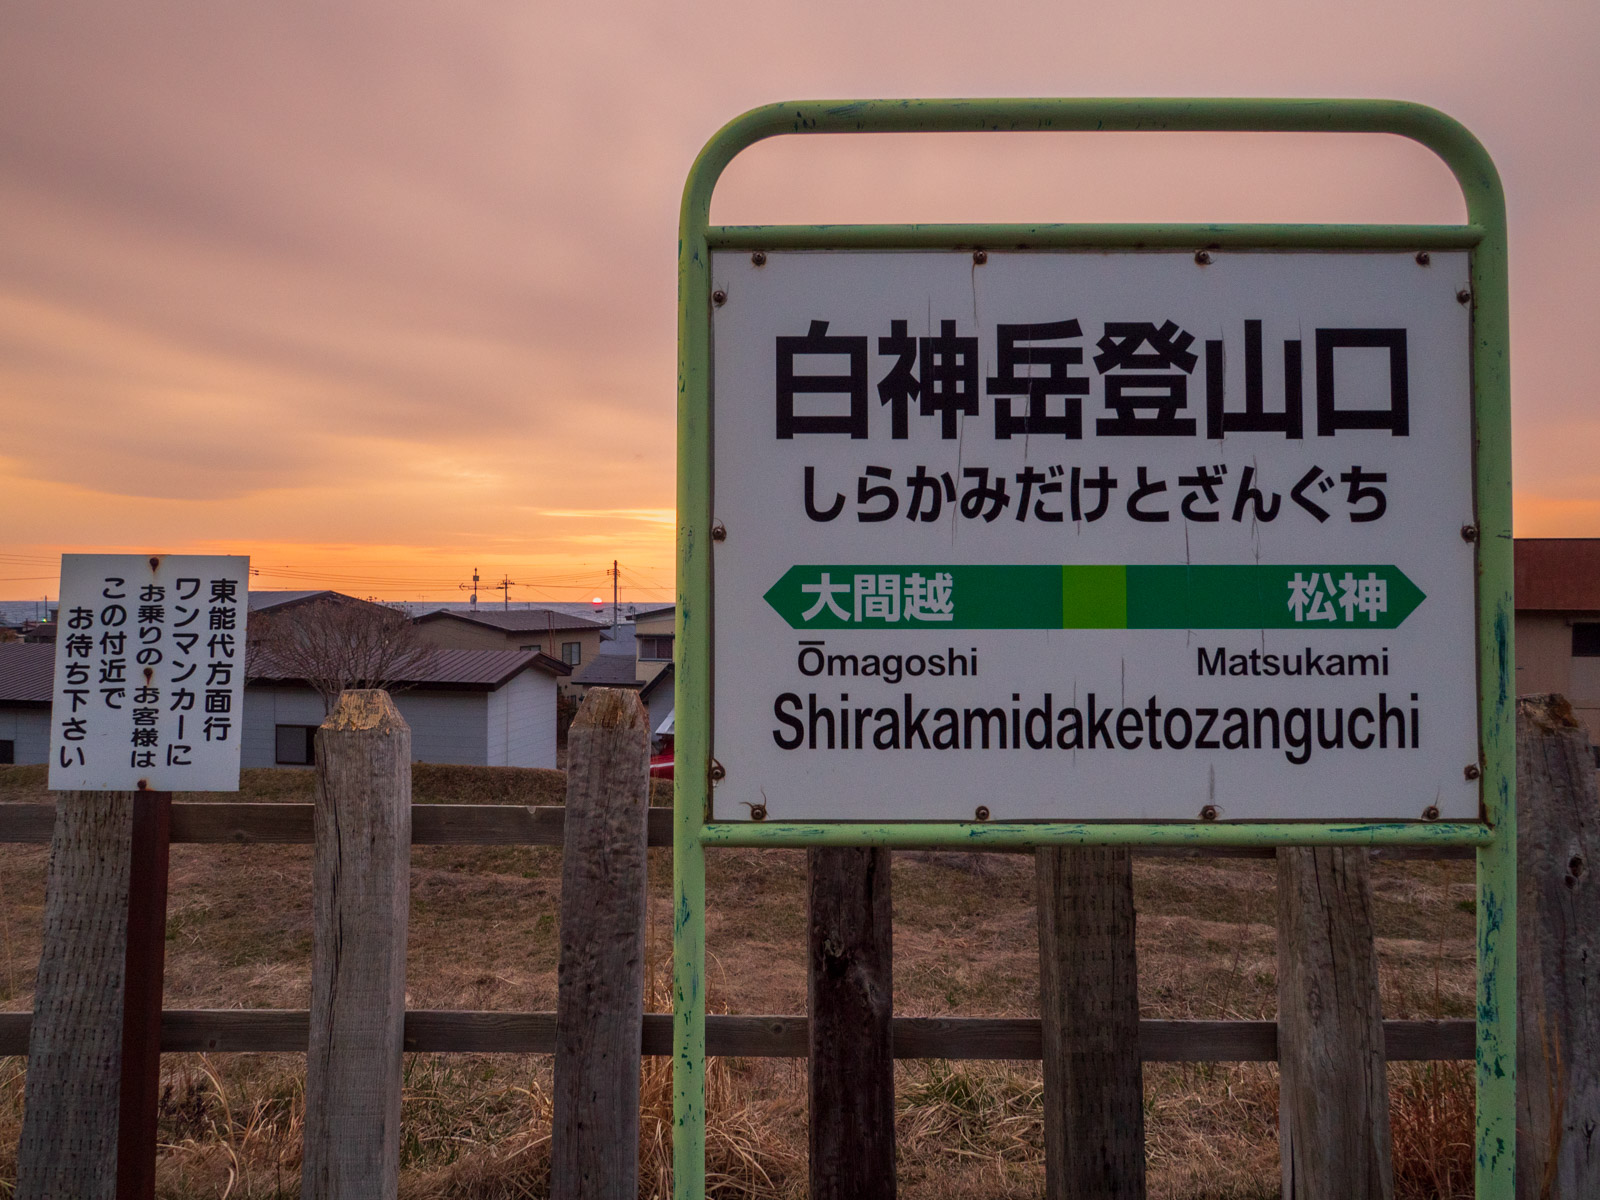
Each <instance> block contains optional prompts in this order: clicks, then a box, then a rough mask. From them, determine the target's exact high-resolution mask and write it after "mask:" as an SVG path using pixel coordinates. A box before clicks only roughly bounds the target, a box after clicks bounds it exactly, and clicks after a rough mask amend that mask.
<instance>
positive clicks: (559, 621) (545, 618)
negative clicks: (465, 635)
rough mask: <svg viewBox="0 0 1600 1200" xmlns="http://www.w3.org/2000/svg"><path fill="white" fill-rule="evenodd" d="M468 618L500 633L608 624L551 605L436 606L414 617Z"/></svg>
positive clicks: (426, 620) (604, 626)
mask: <svg viewBox="0 0 1600 1200" xmlns="http://www.w3.org/2000/svg"><path fill="white" fill-rule="evenodd" d="M451 619H453V620H457V621H471V622H472V623H473V624H474V625H487V626H489V627H490V628H491V629H498V630H500V631H501V632H503V633H543V632H544V631H545V630H547V629H554V630H558V631H560V630H573V629H609V628H610V625H608V624H606V623H605V622H603V621H595V620H591V619H590V618H589V617H577V616H573V615H572V614H571V613H564V612H559V611H557V610H556V609H553V608H519V609H514V610H512V611H510V612H504V611H502V612H488V611H485V610H481V609H480V610H479V611H478V612H451V611H446V610H443V609H441V610H439V611H437V612H430V613H423V614H422V615H421V616H420V617H418V618H417V619H416V622H417V624H418V625H425V624H427V623H429V622H430V621H443V620H451Z"/></svg>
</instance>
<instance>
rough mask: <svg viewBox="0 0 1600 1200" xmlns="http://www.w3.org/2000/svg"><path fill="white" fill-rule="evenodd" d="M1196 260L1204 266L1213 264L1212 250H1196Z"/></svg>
mask: <svg viewBox="0 0 1600 1200" xmlns="http://www.w3.org/2000/svg"><path fill="white" fill-rule="evenodd" d="M1194 261H1195V262H1196V263H1198V264H1199V265H1200V266H1202V267H1209V266H1210V265H1211V251H1209V250H1196V251H1195V252H1194Z"/></svg>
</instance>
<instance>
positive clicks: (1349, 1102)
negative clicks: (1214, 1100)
mask: <svg viewBox="0 0 1600 1200" xmlns="http://www.w3.org/2000/svg"><path fill="white" fill-rule="evenodd" d="M1367 860H1368V854H1367V851H1366V850H1365V849H1361V848H1353V849H1350V848H1341V847H1332V846H1315V847H1311V846H1288V847H1281V848H1280V849H1279V850H1278V1066H1279V1084H1278V1086H1279V1099H1278V1143H1279V1148H1280V1151H1281V1153H1282V1156H1283V1196H1284V1200H1351V1197H1362V1198H1363V1200H1390V1198H1391V1197H1392V1196H1393V1195H1394V1165H1393V1162H1392V1160H1391V1157H1392V1156H1391V1153H1390V1135H1389V1089H1388V1071H1387V1062H1386V1059H1385V1057H1384V1044H1383V1012H1382V1007H1381V1005H1380V1003H1379V996H1378V951H1377V947H1376V945H1375V944H1374V942H1373V932H1372V888H1371V882H1370V879H1369V876H1368V870H1367Z"/></svg>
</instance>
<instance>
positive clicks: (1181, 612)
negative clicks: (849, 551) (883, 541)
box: [766, 563, 1426, 630]
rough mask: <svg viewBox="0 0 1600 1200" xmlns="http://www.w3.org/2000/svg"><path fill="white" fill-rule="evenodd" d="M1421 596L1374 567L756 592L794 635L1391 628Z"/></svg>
mask: <svg viewBox="0 0 1600 1200" xmlns="http://www.w3.org/2000/svg"><path fill="white" fill-rule="evenodd" d="M1425 598H1426V597H1425V596H1424V595H1423V592H1422V590H1421V589H1420V588H1419V587H1417V585H1416V584H1415V583H1413V582H1412V581H1411V580H1410V579H1408V578H1407V577H1406V575H1405V573H1404V572H1403V571H1401V570H1400V568H1398V567H1396V566H1394V565H1392V564H1384V563H1361V564H1351V563H1340V564H1304V563H1302V564H1293V565H1260V564H1254V563H1251V564H1229V565H1223V566H1189V565H1182V564H1180V565H1170V566H1168V565H1163V566H1119V565H1081V564H1071V565H1065V566H1033V565H1027V566H1023V565H976V566H975V565H959V566H958V565H923V564H915V565H912V564H894V565H885V564H833V565H811V566H797V567H791V568H790V569H789V570H788V571H786V572H784V575H783V578H782V579H780V580H778V582H777V583H775V584H774V585H773V586H772V587H771V588H770V589H769V590H768V591H767V594H766V600H767V603H768V604H770V605H771V606H772V607H773V609H774V610H776V611H777V613H778V614H779V615H780V616H782V617H783V618H784V620H785V621H787V622H788V623H789V625H790V626H791V627H793V628H795V629H916V628H939V627H943V628H946V629H1373V630H1378V629H1394V628H1395V627H1396V626H1398V625H1399V624H1400V623H1401V622H1403V621H1404V620H1405V619H1406V618H1407V617H1409V616H1410V615H1411V614H1412V613H1413V612H1415V611H1416V608H1417V606H1418V605H1419V604H1421V603H1422V601H1423V600H1424V599H1425Z"/></svg>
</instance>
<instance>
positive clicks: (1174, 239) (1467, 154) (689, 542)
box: [673, 99, 1517, 1200]
mask: <svg viewBox="0 0 1600 1200" xmlns="http://www.w3.org/2000/svg"><path fill="white" fill-rule="evenodd" d="M1093 130H1101V131H1114V132H1133V131H1149V130H1155V131H1163V132H1174V131H1182V132H1220V131H1238V132H1283V133H1385V134H1395V135H1398V136H1401V137H1406V138H1410V139H1411V140H1413V141H1415V142H1419V143H1421V144H1422V145H1423V146H1426V147H1427V148H1428V149H1430V150H1432V151H1433V152H1434V153H1435V154H1436V155H1438V156H1439V158H1441V159H1442V160H1443V161H1444V162H1445V164H1446V165H1447V166H1449V168H1450V169H1451V171H1452V172H1453V173H1454V174H1455V178H1456V181H1457V183H1458V184H1459V186H1460V188H1461V191H1462V193H1463V195H1464V196H1465V199H1466V203H1467V223H1466V224H1464V225H1301V224H1269V225H1267V224H1234V225H1211V224H1140V225H1134V224H1078V225H1074V224H1040V225H856V226H848V225H832V226H829V225H789V226H713V225H711V224H710V211H711V195H712V192H713V191H714V189H715V187H716V184H717V180H718V179H719V178H720V176H721V175H722V172H723V170H724V169H725V168H726V167H727V165H728V164H729V163H730V162H731V161H732V160H733V158H734V157H735V156H736V155H737V154H738V153H739V152H740V151H742V150H744V149H746V148H747V147H749V146H751V145H753V144H754V143H756V142H758V141H762V140H764V139H766V138H770V137H777V136H780V135H789V134H822V133H976V132H991V131H993V132H1007V131H1009V132H1030V133H1036V132H1063V131H1093ZM678 238H679V240H678V495H677V502H678V560H677V566H678V607H677V640H676V645H677V651H676V671H677V682H676V685H675V687H676V694H677V715H676V718H675V724H676V741H677V761H678V764H679V770H678V772H677V783H676V788H675V792H676V801H675V815H674V841H673V887H674V906H673V945H674V965H673V997H674V1025H673V1090H674V1140H673V1179H674V1183H673V1192H674V1196H675V1197H677V1198H678V1200H698V1198H699V1197H702V1196H704V1194H705V999H706V997H705V915H706V894H705V851H706V847H708V846H769V847H779V846H864V845H872V846H923V847H926V846H962V847H967V848H975V847H976V848H984V847H1007V848H1015V847H1030V846H1041V845H1147V846H1148V845H1188V846H1290V845H1299V846H1306V845H1340V846H1397V845H1423V846H1471V847H1475V848H1476V851H1477V879H1478V905H1477V939H1478V987H1477V1158H1476V1165H1477V1172H1476V1175H1477V1192H1476V1194H1477V1197H1478V1200H1511V1198H1512V1195H1513V1188H1514V1175H1513V1156H1514V1149H1515V1141H1516V1138H1515V1123H1516V1086H1515V1063H1516V1044H1515V1039H1516V1019H1515V1018H1516V988H1517V982H1516V969H1517V957H1516V826H1515V816H1516V807H1515V781H1516V771H1515V763H1516V745H1515V731H1516V713H1515V694H1514V689H1513V686H1512V681H1513V679H1514V678H1515V676H1514V674H1513V664H1512V543H1511V416H1510V391H1511V377H1510V365H1509V345H1510V330H1509V312H1508V297H1507V283H1506V222H1505V198H1504V194H1503V192H1502V190H1501V186H1500V178H1499V174H1498V172H1497V171H1496V170H1495V166H1494V163H1493V161H1492V160H1491V159H1490V158H1489V155H1488V152H1487V151H1486V150H1485V149H1484V148H1483V146H1482V144H1480V143H1479V142H1478V140H1477V139H1476V138H1474V137H1473V136H1472V134H1471V133H1469V132H1468V131H1467V130H1466V129H1465V128H1464V127H1463V126H1462V125H1460V124H1459V123H1458V122H1456V121H1455V120H1453V119H1452V118H1450V117H1448V116H1446V115H1445V114H1443V113H1441V112H1439V111H1437V110H1435V109H1432V108H1428V107H1426V106H1423V105H1419V104H1411V103H1406V102H1402V101H1392V100H1240V99H1210V100H1208V99H1034V100H1021V99H1017V100H894V101H888V100H867V101H818V102H801V103H784V104H772V105H768V106H766V107H763V108H758V109H754V110H752V111H750V112H747V113H745V114H744V115H743V116H740V117H738V118H736V119H735V120H733V121H731V122H730V123H729V124H727V125H726V126H724V127H723V128H722V129H721V130H720V131H718V133H717V134H716V135H715V136H714V137H713V138H712V139H711V140H710V141H709V142H708V143H707V144H706V146H705V148H704V149H703V150H702V151H701V153H700V156H699V158H697V159H696V160H695V163H694V166H693V167H692V168H691V169H690V171H689V176H688V179H687V181H686V183H685V185H684V191H683V203H682V208H681V210H680V218H679V234H678ZM1091 247H1092V248H1096V249H1125V250H1143V249H1155V248H1184V249H1192V250H1199V249H1201V248H1214V247H1215V248H1229V247H1234V248H1240V249H1249V250H1263V249H1279V250H1411V251H1423V250H1446V249H1448V250H1465V251H1467V252H1468V254H1469V257H1470V260H1471V289H1472V295H1471V297H1470V301H1471V305H1472V388H1473V404H1472V409H1473V416H1474V429H1473V454H1474V463H1475V474H1476V477H1475V481H1474V483H1475V493H1476V505H1477V526H1478V530H1479V536H1478V540H1477V550H1476V553H1477V576H1478V596H1477V622H1478V624H1477V632H1478V678H1479V688H1478V691H1479V699H1478V707H1479V729H1480V738H1481V747H1482V770H1483V791H1482V796H1483V812H1482V821H1481V822H1431V823H1417V822H1393V823H1388V822H1366V823H1344V824H1316V823H1293V822H1256V823H1237V824H1229V823H1227V822H1209V823H1201V822H1198V821H1197V822H1194V823H1183V822H1174V823H1163V824H1132V823H1101V822H1095V823H1084V822H1074V823H1054V822H1052V823H1025V822H1015V823H984V824H979V823H975V822H974V823H968V822H955V823H927V824H923V823H917V824H870V823H862V824H798V823H777V822H772V823H759V824H753V823H738V824H730V823H712V822H709V821H708V820H707V819H706V817H707V814H708V813H709V811H710V807H709V805H710V788H711V766H712V761H711V751H712V744H711V594H712V588H711V565H712V552H713V542H712V537H711V527H712V511H711V499H712V497H711V478H712V475H711V453H712V445H711V314H712V298H711V251H712V250H724V249H726V250H735V249H737V250H751V251H754V250H786V249H830V250H840V249H874V250H881V249H943V250H968V249H980V248H981V249H989V250H1017V249H1044V248H1048V249H1072V248H1091Z"/></svg>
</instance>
